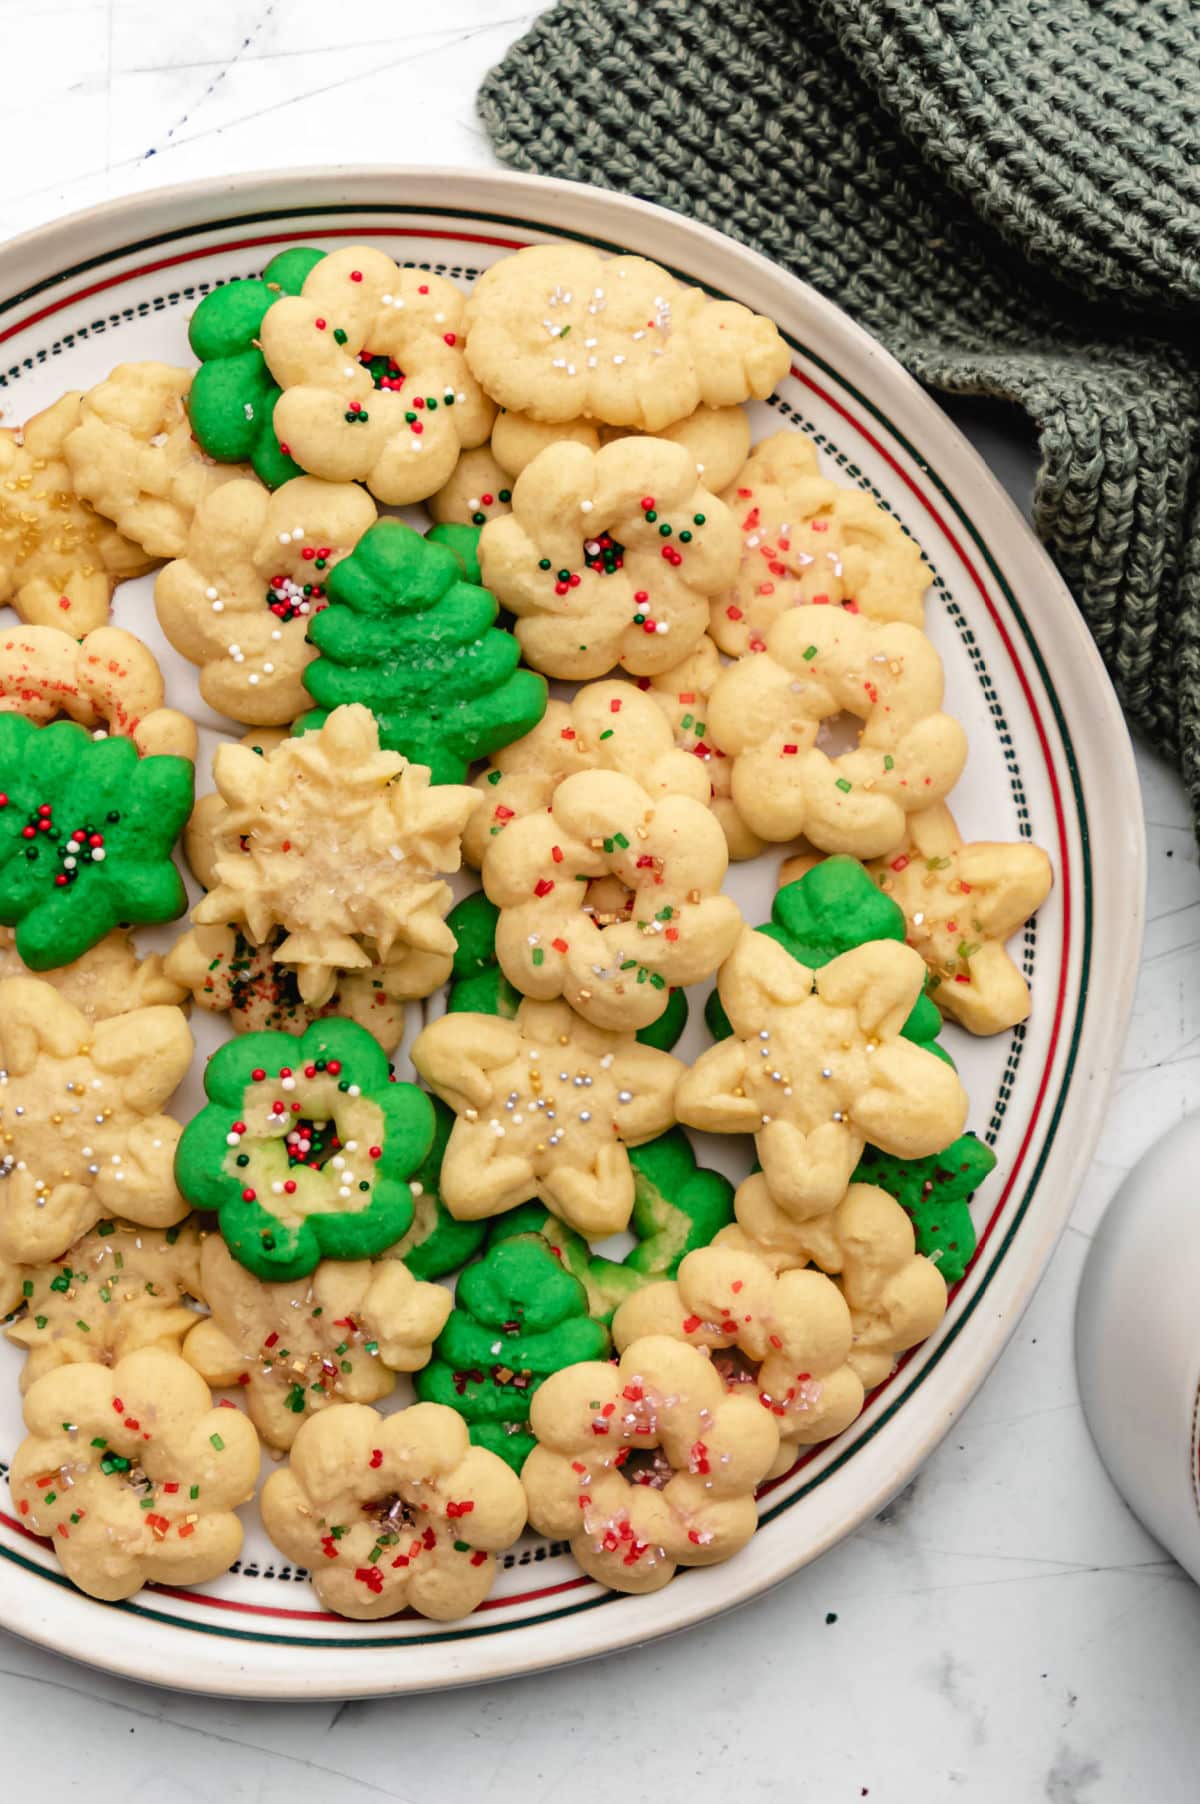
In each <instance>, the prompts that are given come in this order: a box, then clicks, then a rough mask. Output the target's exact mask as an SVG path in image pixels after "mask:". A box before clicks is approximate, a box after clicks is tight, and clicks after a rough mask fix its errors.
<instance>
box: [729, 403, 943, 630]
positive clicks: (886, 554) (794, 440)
mask: <svg viewBox="0 0 1200 1804" xmlns="http://www.w3.org/2000/svg"><path fill="white" fill-rule="evenodd" d="M723 499H724V500H725V501H727V502H728V503H729V506H730V507H731V508H732V509H733V511H734V514H735V515H736V517H737V522H738V526H739V527H740V529H741V534H742V563H741V569H740V570H739V571H738V575H737V581H736V582H735V583H734V585H733V587H732V588H731V589H730V591H729V593H728V594H726V595H720V596H718V597H717V598H716V600H715V601H714V602H713V605H712V624H711V626H710V628H709V631H710V632H711V633H712V636H713V638H714V639H715V640H716V642H717V644H718V645H719V646H720V648H721V650H722V651H724V652H728V653H729V654H730V655H731V656H732V657H735V658H740V657H742V656H743V655H744V653H746V652H748V651H761V650H762V649H763V645H764V643H765V640H766V633H767V628H768V627H769V626H771V625H773V624H774V622H775V621H776V620H778V618H779V616H780V615H781V614H783V613H785V612H786V611H787V609H788V608H794V607H802V606H806V605H809V604H812V605H815V606H822V605H825V604H829V605H831V606H835V607H844V608H847V609H849V610H850V612H852V613H855V612H861V613H863V614H867V615H869V616H870V618H871V619H872V620H904V621H907V622H908V624H909V626H918V627H919V626H923V625H924V623H925V609H924V606H923V603H922V597H923V596H924V594H925V591H926V589H927V588H928V587H929V585H930V583H931V582H932V581H933V576H932V573H931V571H930V569H929V566H928V565H927V564H926V562H925V560H924V558H923V557H922V556H921V548H920V546H919V545H918V544H917V543H916V542H915V540H913V539H910V538H909V537H908V535H907V533H905V532H904V531H903V529H902V528H901V526H900V523H899V522H898V521H897V520H896V519H895V518H894V516H893V515H891V514H887V513H885V512H884V510H883V509H882V507H880V506H879V504H878V502H875V501H872V499H871V497H870V496H869V495H866V494H864V493H863V491H862V490H861V489H850V488H841V487H839V486H838V484H837V483H834V482H827V481H826V480H825V478H824V477H823V476H822V475H821V473H820V466H819V464H818V462H817V453H816V448H815V446H814V445H813V444H812V442H811V440H809V439H807V438H805V437H804V435H803V433H800V432H777V433H775V434H774V435H773V436H772V437H771V438H768V439H764V440H763V441H762V443H761V444H759V445H756V446H755V447H754V450H753V451H752V452H751V454H750V457H749V459H748V461H747V462H746V464H745V467H744V468H743V469H742V470H741V471H739V473H738V475H737V478H736V480H735V481H733V482H732V483H731V485H730V487H729V489H728V491H727V492H726V493H725V494H724V495H723Z"/></svg>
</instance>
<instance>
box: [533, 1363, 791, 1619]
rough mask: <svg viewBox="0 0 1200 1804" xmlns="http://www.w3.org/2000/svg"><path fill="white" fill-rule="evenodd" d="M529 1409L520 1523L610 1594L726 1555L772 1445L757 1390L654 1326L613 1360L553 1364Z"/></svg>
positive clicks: (744, 1537)
mask: <svg viewBox="0 0 1200 1804" xmlns="http://www.w3.org/2000/svg"><path fill="white" fill-rule="evenodd" d="M530 1420H531V1424H532V1427H533V1432H534V1434H535V1435H536V1437H537V1441H538V1445H537V1446H536V1447H535V1448H534V1450H533V1452H532V1453H531V1454H530V1455H529V1458H528V1459H527V1460H526V1462H525V1465H524V1467H523V1468H522V1472H521V1478H522V1483H523V1484H524V1486H525V1494H526V1496H527V1497H528V1499H529V1521H530V1524H531V1526H532V1527H533V1528H536V1529H537V1530H538V1531H539V1533H541V1534H544V1535H555V1536H559V1537H561V1538H563V1539H565V1540H568V1541H569V1542H570V1546H571V1552H572V1554H573V1555H574V1557H575V1559H576V1561H577V1562H578V1564H579V1565H580V1566H582V1568H583V1570H584V1571H585V1572H586V1573H587V1574H588V1575H589V1577H591V1578H594V1579H597V1580H598V1581H599V1582H600V1583H601V1584H603V1585H609V1586H611V1587H612V1589H613V1590H614V1591H658V1590H660V1589H661V1588H662V1586H663V1585H665V1584H666V1583H667V1582H668V1580H669V1579H670V1578H671V1577H672V1576H673V1575H674V1572H675V1570H676V1567H677V1566H712V1565H715V1564H716V1563H717V1562H718V1561H720V1560H727V1559H729V1558H730V1556H731V1555H732V1554H735V1553H737V1552H738V1550H739V1548H742V1547H744V1546H745V1545H746V1542H747V1541H748V1540H749V1539H750V1537H751V1535H753V1533H754V1530H755V1528H756V1527H757V1525H758V1511H757V1508H756V1505H755V1501H754V1493H755V1488H756V1487H757V1486H758V1485H759V1484H760V1483H761V1482H762V1480H763V1479H764V1478H765V1477H766V1476H767V1473H768V1472H769V1471H770V1470H771V1468H772V1466H773V1465H774V1464H775V1461H776V1458H777V1455H778V1452H779V1429H778V1426H777V1418H776V1417H775V1415H774V1414H773V1413H772V1412H771V1411H770V1410H766V1409H764V1408H763V1407H762V1405H761V1404H760V1402H759V1400H758V1396H757V1394H756V1393H755V1394H748V1393H747V1392H746V1391H742V1392H740V1393H739V1392H738V1391H733V1392H730V1391H727V1390H726V1388H725V1385H724V1384H723V1382H722V1380H721V1378H720V1376H719V1374H718V1373H717V1371H716V1370H715V1368H714V1367H713V1365H712V1363H711V1362H710V1360H709V1359H708V1358H707V1356H706V1355H705V1354H704V1353H702V1352H701V1351H700V1349H699V1348H698V1347H690V1346H685V1345H684V1344H683V1343H682V1342H681V1341H677V1340H673V1339H671V1338H670V1337H669V1336H667V1335H661V1334H652V1335H648V1336H647V1337H646V1338H644V1339H642V1340H635V1341H633V1342H632V1343H631V1344H630V1345H628V1346H627V1347H626V1348H625V1351H624V1352H623V1353H622V1355H621V1358H620V1360H619V1361H618V1362H617V1363H616V1364H609V1365H605V1364H600V1363H598V1362H595V1361H590V1362H588V1363H586V1364H583V1365H573V1366H568V1367H567V1369H566V1370H565V1371H562V1372H556V1373H555V1374H554V1376H553V1377H552V1378H548V1379H547V1380H546V1382H545V1384H543V1385H542V1387H541V1389H540V1390H539V1391H538V1393H537V1395H536V1396H535V1397H534V1399H533V1405H532V1408H531V1410H530Z"/></svg>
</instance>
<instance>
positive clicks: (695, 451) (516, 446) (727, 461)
mask: <svg viewBox="0 0 1200 1804" xmlns="http://www.w3.org/2000/svg"><path fill="white" fill-rule="evenodd" d="M629 436H631V435H630V433H629V432H628V431H626V429H625V428H624V427H621V426H605V425H601V424H598V423H597V422H596V421H595V420H563V421H559V422H556V423H553V424H548V423H547V422H546V421H544V420H535V419H533V418H532V417H531V416H530V415H529V414H523V413H510V412H508V411H507V410H505V409H503V408H502V409H501V411H500V413H499V414H498V415H497V416H496V424H495V425H494V426H493V427H492V443H491V453H492V456H493V458H494V459H495V462H496V464H497V466H498V467H499V468H500V469H501V471H502V472H503V475H502V478H501V482H502V486H505V487H507V486H509V485H508V483H507V482H505V481H504V478H505V477H513V476H519V475H520V474H521V471H522V470H523V469H524V468H525V466H526V464H529V463H532V462H533V460H534V458H535V457H536V456H537V454H538V452H539V451H544V450H545V448H546V446H547V445H561V444H564V443H566V442H567V441H568V440H569V441H570V442H571V443H572V444H576V445H586V447H587V449H588V450H589V451H598V450H599V449H600V447H601V445H610V444H611V443H612V442H613V440H614V439H618V438H628V437H629ZM650 436H652V437H653V438H665V439H670V440H671V441H672V442H673V443H674V444H676V445H682V446H683V447H684V449H685V450H686V451H687V452H688V453H689V454H690V456H691V458H692V460H693V461H694V463H695V466H696V474H697V476H698V477H700V478H701V480H702V481H703V483H704V486H705V488H706V489H710V490H711V491H712V492H713V493H714V494H716V493H717V491H718V490H720V489H724V488H726V487H727V486H728V485H729V484H730V483H731V482H732V481H733V479H734V477H735V476H736V475H737V473H738V471H739V470H740V469H741V467H742V465H743V464H744V463H745V461H746V454H747V452H748V451H749V449H750V418H749V415H748V414H747V413H746V411H745V409H744V408H741V407H704V406H701V407H697V409H696V410H695V412H694V413H690V414H688V415H687V417H686V418H685V419H682V420H676V421H675V422H674V423H673V424H672V425H669V426H659V427H657V428H656V429H655V431H654V432H653V433H652V434H651V435H650ZM464 461H465V459H464ZM497 499H499V497H498V496H497ZM509 499H510V500H511V496H510V497H509Z"/></svg>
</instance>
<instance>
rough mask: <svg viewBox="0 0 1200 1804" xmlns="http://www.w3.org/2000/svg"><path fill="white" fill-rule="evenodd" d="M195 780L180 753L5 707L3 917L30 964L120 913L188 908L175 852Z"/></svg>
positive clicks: (141, 916) (75, 946)
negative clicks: (41, 722)
mask: <svg viewBox="0 0 1200 1804" xmlns="http://www.w3.org/2000/svg"><path fill="white" fill-rule="evenodd" d="M194 786H195V772H194V770H193V768H192V765H191V763H190V762H189V760H188V759H186V758H171V757H149V758H139V757H138V754H137V751H136V749H135V747H134V745H133V742H132V740H130V739H126V738H123V737H117V736H115V735H114V736H113V737H111V738H108V739H93V738H92V735H91V734H90V733H89V732H88V731H87V730H86V729H85V728H83V727H79V726H76V725H75V724H74V723H73V722H72V721H55V722H54V723H53V724H52V725H50V726H48V727H36V726H34V725H33V724H32V722H30V721H28V720H25V719H24V718H23V716H21V715H19V714H0V923H2V924H3V925H4V926H6V927H15V928H16V930H17V935H16V939H17V951H18V952H19V953H20V955H21V957H22V958H23V959H24V961H25V963H26V964H27V965H28V966H29V968H30V970H31V971H49V970H52V969H54V967H55V966H57V965H66V964H69V963H70V962H71V960H72V959H76V958H79V957H80V956H81V955H82V954H83V953H84V952H86V951H87V950H88V948H89V947H90V946H94V945H95V944H96V942H97V941H98V940H102V939H103V938H104V936H105V934H106V933H109V932H111V930H112V929H113V928H114V927H116V926H119V925H121V924H123V923H128V924H137V923H141V922H152V921H173V920H174V919H175V918H176V916H178V915H181V914H182V913H183V911H184V909H185V908H186V907H187V893H186V891H185V890H184V887H183V880H182V878H181V877H180V875H179V872H178V871H177V870H176V868H175V866H174V864H172V862H171V851H172V848H173V846H174V844H175V841H176V839H177V838H178V836H179V834H180V833H181V832H182V831H183V827H184V825H185V823H186V821H187V818H188V815H189V814H190V813H191V810H192V795H193V790H194Z"/></svg>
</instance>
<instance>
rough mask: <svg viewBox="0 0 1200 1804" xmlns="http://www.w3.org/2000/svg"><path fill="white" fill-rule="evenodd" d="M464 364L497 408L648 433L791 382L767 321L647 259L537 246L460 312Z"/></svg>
mask: <svg viewBox="0 0 1200 1804" xmlns="http://www.w3.org/2000/svg"><path fill="white" fill-rule="evenodd" d="M466 321H467V329H468V333H469V338H468V343H467V362H468V363H469V364H470V366H471V368H472V369H473V370H474V372H475V374H476V376H477V377H478V378H479V380H480V382H482V384H483V386H484V388H485V389H486V390H487V392H488V393H489V394H490V395H491V396H493V398H494V399H495V400H497V401H499V403H500V405H501V406H502V407H511V408H514V409H516V410H517V411H520V412H524V413H528V414H530V415H532V417H533V418H534V419H535V420H575V419H579V418H581V417H587V416H590V417H591V418H593V419H597V420H605V421H607V422H608V423H609V424H610V425H613V426H636V427H638V428H639V429H640V430H641V431H643V432H653V431H655V430H656V429H657V428H658V427H659V426H668V425H670V424H671V423H672V422H673V421H675V420H681V419H683V417H684V415H685V414H689V413H692V412H693V411H694V410H695V408H697V407H698V406H699V405H700V404H701V402H703V403H705V404H706V405H707V406H709V407H728V406H731V405H734V404H736V403H737V402H739V401H746V400H748V399H749V398H750V396H751V395H756V396H757V397H758V398H759V399H760V400H762V399H765V397H766V396H767V395H769V394H770V393H771V390H772V389H773V388H774V386H775V384H776V383H777V382H778V381H779V380H780V379H781V378H782V377H783V376H784V375H786V373H787V369H788V363H789V353H788V348H787V346H786V344H784V342H783V340H782V339H781V338H780V336H779V333H778V332H777V331H776V329H775V327H774V325H772V323H771V321H770V320H769V319H764V318H763V317H762V316H761V315H760V314H756V313H751V312H750V311H749V309H748V308H746V307H742V306H739V305H738V303H737V302H735V301H710V300H709V298H708V296H707V295H705V294H704V293H702V291H701V290H700V289H699V288H685V287H683V286H682V284H680V283H679V282H677V281H676V280H675V278H674V277H673V276H670V275H668V274H667V272H666V270H665V269H661V268H660V267H659V265H658V264H657V263H651V262H649V261H647V259H646V258H644V257H602V256H601V255H600V254H599V252H598V251H594V250H592V249H591V248H590V246H587V245H580V244H539V245H532V246H530V247H529V248H528V249H526V250H522V251H518V252H517V254H516V256H514V257H503V258H501V259H500V261H499V262H498V263H493V265H492V267H491V268H490V269H488V270H485V271H484V273H483V275H482V276H480V278H479V280H478V282H476V284H475V287H474V290H473V291H472V294H471V298H470V301H469V302H468V303H467V310H466Z"/></svg>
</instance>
